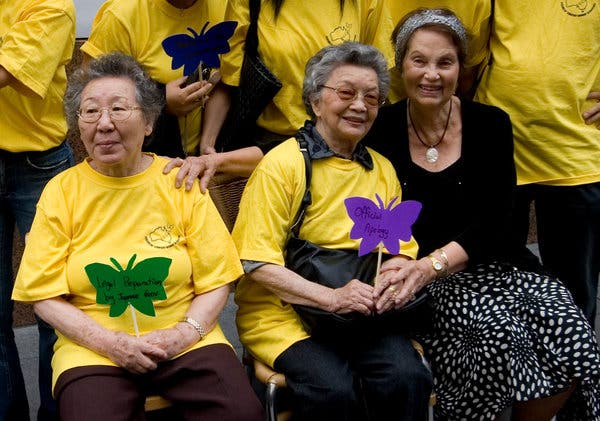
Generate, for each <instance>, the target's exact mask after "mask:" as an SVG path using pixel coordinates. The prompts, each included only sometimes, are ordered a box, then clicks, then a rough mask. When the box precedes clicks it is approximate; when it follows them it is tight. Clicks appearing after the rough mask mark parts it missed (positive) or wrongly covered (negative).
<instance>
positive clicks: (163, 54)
mask: <svg viewBox="0 0 600 421" xmlns="http://www.w3.org/2000/svg"><path fill="white" fill-rule="evenodd" d="M225 6H226V2H224V1H222V0H200V1H198V0H134V1H118V0H108V1H107V2H106V3H104V4H103V5H102V6H101V7H100V10H98V13H97V14H96V17H95V18H94V23H93V25H92V32H91V34H90V36H89V38H88V40H87V41H86V42H85V43H84V44H83V45H82V47H81V51H83V52H84V53H85V54H86V55H87V56H88V57H86V59H85V61H86V62H87V61H88V60H89V57H92V58H97V57H99V56H100V55H102V54H106V53H109V52H111V51H120V52H122V53H125V54H127V55H130V56H132V57H133V58H135V59H136V60H137V61H138V62H139V63H141V64H142V65H143V66H144V68H145V69H146V70H147V71H148V73H149V74H150V77H152V79H154V80H155V81H156V82H159V83H160V84H164V85H165V90H166V93H165V95H166V102H167V103H166V107H165V110H163V114H162V115H161V117H160V118H159V120H158V122H157V126H156V127H155V131H154V134H153V137H152V141H151V144H150V145H148V147H146V148H145V150H149V151H152V152H155V153H157V154H160V155H167V156H172V157H174V156H183V155H187V154H190V155H197V154H198V145H199V144H200V136H201V133H200V131H201V127H202V130H209V129H208V128H206V127H205V126H204V124H202V109H203V106H204V103H205V102H206V100H207V95H208V93H209V91H210V90H211V89H212V87H213V85H212V84H207V83H206V82H202V81H199V82H196V83H192V84H190V85H188V86H182V84H183V83H184V82H185V80H186V76H184V74H185V75H189V74H190V73H191V72H192V71H193V70H194V69H195V66H192V64H196V65H197V63H198V61H199V60H202V61H203V62H204V64H205V65H206V64H209V65H210V63H213V64H218V63H219V53H222V52H225V51H228V50H229V46H228V43H227V42H228V41H227V40H228V38H229V36H231V35H232V34H233V30H234V28H235V23H225V22H223V15H224V14H225ZM188 62H189V64H187V63H188ZM184 63H186V64H185V65H184ZM212 67H218V66H214V65H213V66H212ZM206 107H207V109H208V108H209V107H210V102H207V103H206ZM217 130H218V128H217Z"/></svg>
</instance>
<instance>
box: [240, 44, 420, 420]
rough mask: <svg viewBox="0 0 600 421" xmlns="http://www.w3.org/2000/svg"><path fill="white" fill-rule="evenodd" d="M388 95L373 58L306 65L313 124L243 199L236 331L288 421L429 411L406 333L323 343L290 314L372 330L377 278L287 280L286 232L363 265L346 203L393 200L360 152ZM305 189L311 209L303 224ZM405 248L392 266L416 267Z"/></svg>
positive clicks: (324, 53) (358, 55)
mask: <svg viewBox="0 0 600 421" xmlns="http://www.w3.org/2000/svg"><path fill="white" fill-rule="evenodd" d="M388 85H389V76H388V73H387V66H386V62H385V60H384V58H383V56H382V55H381V53H379V52H378V51H377V50H376V49H375V48H374V47H372V46H367V45H363V44H359V43H355V42H347V43H343V44H340V45H339V46H329V47H325V48H323V49H322V50H320V51H319V52H318V53H317V54H316V55H315V56H314V57H312V58H311V59H310V60H309V62H308V64H307V65H306V71H305V79H304V84H303V99H304V103H305V104H306V108H307V112H308V113H309V115H310V116H311V117H312V120H311V121H307V122H306V123H305V124H304V126H303V127H302V128H301V129H300V130H299V131H298V134H297V136H296V138H290V139H288V140H286V141H284V142H283V143H282V144H280V145H278V146H277V147H275V148H274V149H272V150H271V151H270V152H269V153H267V154H266V155H265V157H264V158H263V159H262V161H261V162H260V164H259V165H258V167H257V168H256V170H255V171H254V173H253V174H252V176H251V177H250V179H249V181H248V184H247V186H246V190H245V191H244V194H243V197H242V200H241V204H240V211H239V215H238V218H237V221H236V224H235V227H234V230H233V237H234V241H235V242H236V246H237V247H238V251H239V253H240V257H241V259H242V262H243V265H244V271H245V272H246V276H245V277H244V278H242V280H240V282H239V284H238V285H237V288H236V302H237V304H238V306H239V309H238V313H237V325H238V331H239V334H240V339H241V342H242V343H243V345H244V346H245V347H246V349H247V350H248V351H249V352H250V353H251V354H252V355H253V356H254V358H256V359H258V360H260V361H262V362H264V363H266V364H267V365H269V366H271V367H273V368H275V370H277V371H279V372H281V373H283V374H285V376H286V380H287V385H288V388H289V389H291V391H292V395H293V397H292V410H293V414H294V417H295V419H296V417H297V419H302V420H352V419H355V420H364V419H373V420H382V419H387V418H388V417H389V416H390V414H393V416H394V419H397V420H416V419H421V418H422V417H423V416H424V414H426V411H427V404H428V400H429V395H430V391H431V377H430V373H429V371H428V370H427V368H426V367H425V366H424V365H423V364H422V362H421V358H420V356H419V355H418V353H417V352H416V351H415V350H414V349H413V347H412V344H411V341H410V339H409V337H408V335H407V329H406V328H403V327H402V324H401V323H398V326H397V327H398V329H397V330H395V331H392V330H389V329H388V328H387V326H386V325H385V324H383V323H382V324H378V323H376V322H374V323H372V324H369V323H368V321H367V322H365V323H366V324H358V325H356V328H355V329H352V328H350V329H349V330H344V331H337V332H334V334H333V335H327V334H323V333H319V328H320V326H319V325H318V323H320V322H317V324H316V325H310V326H309V325H307V324H306V323H305V322H306V320H305V319H302V318H301V317H300V315H299V313H298V312H297V310H296V309H299V307H298V306H304V308H306V307H308V308H310V309H316V310H319V311H322V312H323V313H326V314H331V315H349V314H352V315H361V316H364V318H366V319H368V318H369V317H371V316H372V315H373V314H374V313H375V311H376V310H375V309H376V304H377V302H376V300H375V299H374V295H373V292H374V287H373V285H371V284H370V281H371V279H372V278H373V277H374V276H375V270H373V273H371V274H370V275H369V276H365V277H364V278H362V279H361V278H359V279H357V277H354V276H348V277H347V278H344V279H342V282H341V285H340V286H339V287H330V286H326V285H322V284H319V283H316V282H312V279H308V277H304V276H301V275H300V274H299V273H297V271H296V272H295V271H294V270H292V269H291V268H292V267H294V264H295V263H296V262H295V261H294V259H291V258H290V252H291V249H290V244H291V243H290V242H288V240H289V239H290V232H291V231H292V230H293V231H294V235H297V236H298V238H301V239H302V240H303V241H306V242H307V243H308V242H310V243H312V245H311V247H313V246H314V248H318V249H319V252H320V250H323V249H325V250H328V251H339V250H350V252H349V253H352V254H351V259H358V255H357V252H356V251H357V249H358V248H359V241H358V240H356V239H351V238H350V231H351V229H352V220H351V219H350V218H349V217H348V214H347V213H346V208H345V206H344V200H345V199H347V198H348V197H351V196H360V197H365V198H368V199H370V200H373V201H374V200H375V197H376V195H378V196H379V197H380V198H381V199H382V200H383V201H385V203H386V204H387V203H390V201H391V200H393V198H399V197H400V195H401V191H400V185H399V184H398V181H397V178H396V176H395V174H394V170H393V168H392V166H391V164H390V163H389V161H387V159H385V158H384V157H383V156H381V155H380V154H378V153H376V152H374V151H372V150H370V149H368V148H366V147H365V146H363V145H362V143H361V140H362V138H363V137H364V136H365V135H366V133H367V132H368V130H369V129H370V127H371V125H372V123H373V121H374V119H375V117H376V116H377V112H378V109H379V106H380V105H381V104H382V102H383V100H384V98H385V97H386V94H387V90H388ZM301 149H302V150H304V152H303V151H302V150H301ZM310 172H312V176H310V179H309V180H308V183H307V177H308V176H309V174H310ZM307 190H309V191H310V195H311V197H312V200H310V204H308V205H307V206H306V207H303V209H304V213H303V215H304V218H303V220H300V219H298V218H296V215H297V214H299V213H300V212H299V210H300V207H301V203H302V202H303V198H305V197H306V194H305V193H306V192H307ZM296 221H299V222H298V224H296V223H295V222H296ZM293 225H294V226H295V227H294V228H293V227H292V226H293ZM407 240H409V241H407V242H401V244H398V242H397V243H396V246H398V247H396V253H397V255H395V256H393V257H392V258H391V260H406V259H411V258H413V257H414V256H415V254H416V251H417V247H416V243H415V242H414V241H413V239H412V238H410V239H407ZM400 246H401V247H400ZM398 249H399V250H400V251H399V252H398ZM326 264H327V263H326ZM338 269H339V270H340V271H341V268H340V267H339V266H335V267H334V268H332V270H331V271H332V272H335V271H337V270H338ZM388 299H389V298H388ZM384 307H385V309H389V308H390V307H389V305H385V303H384ZM381 313H384V311H383V310H382V311H381ZM404 326H405V327H406V324H405V325H404ZM356 379H360V382H359V383H360V385H361V386H362V387H361V388H360V392H359V391H357V390H356V389H355V387H354V386H355V384H356ZM359 393H361V394H360V395H359ZM358 396H361V399H359V398H358Z"/></svg>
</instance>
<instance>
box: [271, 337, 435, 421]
mask: <svg viewBox="0 0 600 421" xmlns="http://www.w3.org/2000/svg"><path fill="white" fill-rule="evenodd" d="M274 366H275V367H274V368H275V370H277V371H280V372H282V373H284V374H285V376H286V380H287V384H288V388H290V389H291V391H292V403H291V404H292V412H293V414H294V420H317V421H318V420H329V421H332V420H340V421H344V420H361V421H364V420H370V421H376V420H386V419H389V416H390V414H394V419H395V420H398V421H400V420H405V421H408V420H422V419H424V417H425V416H426V414H427V407H428V402H429V396H430V394H431V389H432V378H431V373H430V371H429V369H428V368H427V367H425V365H424V364H423V362H422V360H421V356H420V355H419V354H418V353H417V352H416V351H415V349H414V348H413V346H412V344H411V341H410V339H409V338H408V337H406V336H403V335H401V334H394V333H389V332H386V331H383V330H379V329H374V330H372V331H368V332H366V331H360V332H359V331H357V332H355V334H353V335H352V336H351V337H347V338H339V337H337V338H320V339H316V338H314V337H313V338H309V339H305V340H303V341H300V342H297V343H295V344H294V345H292V346H291V347H289V348H288V349H287V350H286V351H284V352H283V353H282V354H281V355H280V356H279V357H278V358H277V359H276V360H275V364H274ZM357 382H358V383H360V387H357Z"/></svg>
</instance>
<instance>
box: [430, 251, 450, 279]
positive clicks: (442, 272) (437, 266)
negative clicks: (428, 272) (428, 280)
mask: <svg viewBox="0 0 600 421" xmlns="http://www.w3.org/2000/svg"><path fill="white" fill-rule="evenodd" d="M427 257H428V258H429V260H431V266H432V267H433V270H434V271H435V277H436V278H441V277H443V276H446V269H445V268H444V264H443V263H442V262H440V261H439V260H438V259H437V258H436V257H435V256H433V255H431V254H430V255H429V256H427Z"/></svg>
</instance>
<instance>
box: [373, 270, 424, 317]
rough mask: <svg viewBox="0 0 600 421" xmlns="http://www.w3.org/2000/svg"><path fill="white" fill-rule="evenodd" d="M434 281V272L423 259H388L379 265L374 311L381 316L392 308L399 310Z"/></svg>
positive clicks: (374, 292) (374, 294) (374, 293)
mask: <svg viewBox="0 0 600 421" xmlns="http://www.w3.org/2000/svg"><path fill="white" fill-rule="evenodd" d="M433 279H435V271H434V270H433V268H432V267H431V265H430V264H428V263H427V262H425V261H424V260H423V259H419V260H405V259H390V260H388V261H386V262H385V263H384V264H383V265H381V271H380V274H379V278H378V280H377V285H376V287H375V289H374V291H373V297H374V300H375V309H376V311H377V313H379V314H381V313H383V312H384V311H387V310H390V309H391V308H392V307H393V308H395V309H400V308H402V307H404V306H405V305H406V304H407V303H408V302H410V301H412V300H414V299H415V295H416V294H417V293H418V292H419V291H420V290H421V289H423V287H425V286H426V285H427V284H429V283H430V282H431V281H432V280H433Z"/></svg>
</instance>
